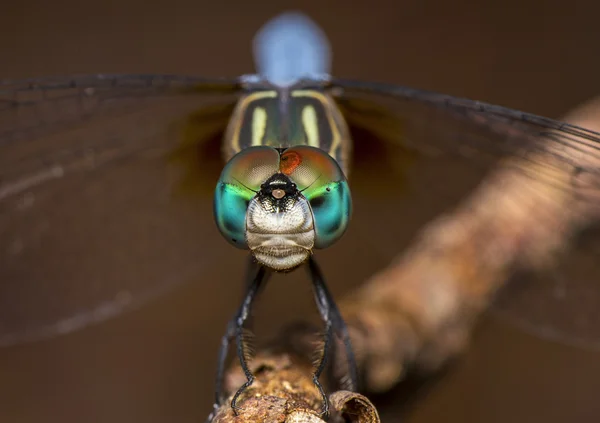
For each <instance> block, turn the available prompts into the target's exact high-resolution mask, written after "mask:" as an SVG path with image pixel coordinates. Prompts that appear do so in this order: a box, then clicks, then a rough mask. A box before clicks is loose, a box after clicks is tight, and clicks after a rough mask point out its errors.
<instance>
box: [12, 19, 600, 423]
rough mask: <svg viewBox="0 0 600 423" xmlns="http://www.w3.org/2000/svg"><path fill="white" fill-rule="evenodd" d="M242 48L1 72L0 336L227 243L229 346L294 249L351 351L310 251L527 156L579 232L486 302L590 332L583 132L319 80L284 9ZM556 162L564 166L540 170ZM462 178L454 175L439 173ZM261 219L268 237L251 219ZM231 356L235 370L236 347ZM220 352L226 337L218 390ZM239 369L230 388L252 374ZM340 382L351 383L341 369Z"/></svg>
mask: <svg viewBox="0 0 600 423" xmlns="http://www.w3.org/2000/svg"><path fill="white" fill-rule="evenodd" d="M254 53H255V61H256V64H257V73H256V74H255V75H243V76H238V77H233V78H203V77H194V76H191V77H189V76H182V75H123V74H119V75H114V74H110V75H107V74H95V75H80V76H73V75H69V76H65V77H46V78H37V79H29V80H17V81H3V82H2V83H1V84H0V246H1V247H2V249H1V250H0V251H1V254H0V260H1V265H0V280H1V281H2V283H1V284H0V345H2V346H9V345H15V344H20V343H25V342H34V341H38V340H41V339H45V338H50V337H54V336H58V335H61V334H65V333H70V332H73V331H76V330H79V329H81V328H84V327H86V326H88V325H90V324H93V323H97V322H100V321H104V320H106V319H108V318H111V317H113V316H116V315H119V314H121V313H123V312H124V311H125V310H129V309H131V308H133V307H136V306H139V305H141V304H144V303H146V302H147V301H149V300H150V299H152V298H156V297H158V296H160V295H163V294H164V293H165V292H166V291H167V290H169V289H172V288H173V287H174V286H176V285H178V284H181V283H183V282H187V281H190V280H195V279H200V280H202V279H204V278H205V276H203V275H207V274H208V272H216V273H217V274H219V273H220V272H221V271H222V269H220V268H216V269H215V268H214V266H216V264H215V263H222V261H219V258H220V257H231V258H232V260H233V257H234V255H235V254H234V253H235V252H234V251H233V249H232V248H231V244H233V245H234V246H236V247H240V248H242V249H250V250H251V253H252V257H253V258H252V260H250V261H249V264H248V270H247V277H246V280H247V281H246V295H245V297H244V302H243V304H242V306H241V307H240V309H239V310H238V312H237V313H236V316H235V318H234V319H233V320H232V323H230V324H229V325H228V328H227V333H226V336H225V337H224V341H225V342H224V344H225V345H226V346H227V345H228V344H229V339H230V338H231V337H236V342H237V345H238V347H241V348H242V349H243V348H244V339H243V336H242V335H241V329H242V326H243V323H244V322H245V319H246V318H247V317H248V315H249V313H250V308H251V305H252V302H253V300H254V298H255V296H256V294H257V293H258V292H259V290H260V289H262V288H261V287H262V286H264V283H265V282H266V280H267V278H269V277H270V276H271V274H272V273H277V272H286V271H290V270H293V269H295V268H296V267H299V266H305V267H306V268H307V269H308V271H309V275H310V276H311V280H312V282H313V287H314V292H315V298H316V302H317V306H318V308H319V311H320V312H321V315H322V317H323V319H324V320H325V323H326V326H327V330H326V332H327V333H329V331H330V330H334V329H335V331H337V335H338V336H340V337H341V338H343V339H344V340H346V342H345V347H346V353H347V357H348V359H349V361H352V348H351V345H350V342H349V340H348V337H347V333H346V331H345V325H344V323H343V319H342V318H341V315H340V314H339V311H338V310H337V307H336V305H335V302H334V300H333V297H332V296H331V294H330V293H329V290H328V289H327V286H326V285H325V282H324V277H323V274H322V272H321V270H320V269H319V267H318V265H317V262H316V260H315V258H314V255H313V249H319V248H329V247H330V246H331V248H332V249H333V248H338V245H339V248H347V249H346V250H345V251H344V254H351V253H352V251H354V254H356V250H358V251H359V254H358V255H355V256H354V257H356V258H357V259H358V258H359V257H360V255H363V254H366V252H367V251H368V250H369V251H374V252H375V253H376V254H379V255H380V256H381V257H384V260H388V259H391V258H392V257H393V256H394V255H395V253H396V252H397V250H398V248H399V247H398V244H399V242H398V241H399V240H400V239H404V238H410V236H411V233H412V232H411V231H408V232H410V233H409V234H408V235H407V225H414V226H418V225H417V224H416V223H415V222H418V223H420V224H424V223H426V221H427V220H429V219H431V218H433V217H434V216H435V212H434V211H433V209H435V208H436V207H440V203H441V204H443V205H444V207H447V206H448V205H452V204H455V203H456V202H457V201H459V200H460V198H462V197H463V196H464V194H465V193H466V192H469V191H470V190H472V189H473V188H474V187H476V186H477V184H478V183H479V182H480V181H481V180H482V179H483V178H484V176H485V175H487V174H488V173H489V172H490V170H491V169H495V168H496V167H497V166H499V165H502V163H504V162H505V161H506V160H509V159H514V158H516V159H518V160H520V161H521V162H526V163H533V164H535V165H536V166H537V167H535V169H536V171H532V170H531V168H527V169H529V170H527V169H522V170H523V173H524V174H526V175H527V176H528V177H530V178H532V180H535V181H538V182H540V181H541V182H542V183H543V184H546V185H549V186H552V187H553V188H555V189H557V190H561V191H564V192H569V193H571V192H574V191H577V194H578V195H577V196H575V198H576V200H577V204H578V205H579V204H581V205H583V206H582V208H584V209H585V210H590V212H589V213H586V214H585V216H584V217H582V218H581V219H580V220H581V222H580V223H582V224H581V225H580V226H581V232H582V234H583V237H582V241H581V242H582V245H583V248H579V249H577V248H573V249H572V250H571V251H570V254H569V255H568V257H567V260H566V263H567V264H566V265H565V266H564V267H563V268H561V269H560V270H561V271H564V275H561V274H560V272H559V271H556V272H554V269H553V277H555V278H556V280H557V281H558V282H557V283H549V282H547V280H546V281H545V282H542V281H536V280H534V281H533V283H531V284H529V285H528V287H527V289H526V290H525V292H521V293H519V296H518V298H517V300H515V299H514V298H515V297H513V296H509V297H507V301H500V302H498V303H496V304H494V305H493V306H494V307H496V309H498V310H500V311H502V312H503V313H506V315H508V316H510V318H511V319H514V321H515V322H517V324H519V325H523V326H525V327H526V328H528V329H530V330H532V331H533V332H534V333H535V334H537V335H539V336H542V337H550V338H553V339H558V340H560V341H562V342H571V343H576V344H578V345H581V346H583V347H585V348H597V346H598V345H599V344H598V340H599V338H600V336H599V334H600V331H599V330H598V328H600V318H599V317H600V316H599V314H598V310H600V307H598V306H599V305H600V304H598V303H599V300H598V299H600V295H598V290H597V288H596V287H595V285H594V284H595V283H596V280H597V278H598V276H599V275H600V268H599V267H598V265H597V264H595V261H596V258H597V255H596V250H594V241H596V240H597V239H598V236H597V234H596V233H595V232H594V226H593V224H594V221H595V217H596V215H595V213H594V212H595V211H596V210H595V209H596V208H597V202H598V200H597V198H596V197H597V196H595V195H594V194H595V193H596V192H597V191H596V190H597V185H596V184H597V179H596V178H597V175H598V166H597V164H598V162H597V160H598V158H599V157H600V154H599V152H598V145H600V144H599V141H600V135H599V134H597V133H595V132H592V131H589V130H586V129H584V128H579V127H577V126H573V125H569V124H567V123H564V122H559V121H556V120H552V119H548V118H544V117H540V116H535V115H532V114H528V113H524V112H519V111H515V110H511V109H507V108H503V107H500V106H494V105H489V104H485V103H482V102H478V101H473V100H467V99H461V98H456V97H452V96H448V95H443V94H438V93H432V92H427V91H423V90H418V89H413V88H408V87H403V86H397V85H393V84H385V83H377V82H370V81H355V80H345V79H340V78H336V77H333V76H331V75H330V69H331V55H330V48H329V43H328V41H327V39H326V37H325V35H324V33H323V31H322V30H321V29H319V28H318V27H317V26H316V24H314V23H313V22H312V21H310V20H309V19H308V18H307V17H305V16H304V15H301V14H298V13H287V14H284V15H281V16H280V17H277V18H275V19H274V20H272V21H270V22H268V23H267V24H266V25H265V26H264V27H263V29H262V30H260V31H259V32H258V34H257V36H256V37H255V39H254ZM573 152H574V153H573ZM567 153H568V154H567ZM557 168H560V169H567V171H568V174H569V176H570V177H569V178H566V179H565V178H555V177H552V175H554V174H553V173H552V171H553V170H554V169H557ZM517 170H519V169H517ZM459 179H460V180H464V182H461V183H459V185H460V189H459V188H454V187H453V186H451V185H450V184H447V183H446V182H447V181H450V180H459ZM582 181H583V182H582ZM585 181H587V182H585ZM590 181H591V182H590ZM215 187H216V188H215ZM328 188H329V190H328ZM350 188H351V189H352V195H350ZM584 188H585V189H584ZM433 205H435V206H436V207H433ZM574 205H575V203H574ZM429 209H432V211H431V212H429V211H428V212H423V211H422V210H429ZM269 210H271V212H272V213H271V215H269V214H267V213H266V212H268V211H269ZM410 210H419V211H418V212H412V215H411V212H410ZM290 211H292V213H291V214H290V213H289V212H290ZM501 212H502V211H501V210H499V211H498V213H501ZM274 216H277V218H274ZM283 216H285V217H286V218H285V219H283ZM290 216H292V217H293V218H290ZM350 216H352V218H351V219H350ZM278 219H279V220H278ZM409 221H410V222H411V223H410V224H408V223H407V222H409ZM215 222H216V225H215ZM545 223H546V222H545V220H544V216H540V218H539V225H540V226H543V225H545ZM584 223H585V224H584ZM274 227H277V230H276V231H275V232H276V236H271V237H264V236H263V235H264V234H265V233H267V234H270V235H273V233H274V229H273V228H274ZM282 228H283V229H284V230H280V229H282ZM355 228H356V229H355ZM584 229H585V231H584ZM346 230H347V233H346ZM359 230H360V231H364V232H366V235H365V236H363V235H361V233H359V232H358V231H359ZM353 231H355V232H354V233H353ZM342 235H344V236H343V237H342ZM223 237H224V238H225V239H226V241H227V242H224V241H223V239H222V238H223ZM269 242H270V243H275V244H269ZM265 243H266V244H265ZM345 243H348V246H347V247H344V244H345ZM228 244H229V245H228ZM333 244H336V245H335V247H333ZM274 245H275V246H274ZM375 253H374V254H375ZM314 254H317V253H314ZM569 260H571V261H569ZM226 262H227V263H229V262H230V261H229V259H228V260H227V261H226ZM352 262H353V261H352V260H349V261H348V263H352ZM349 266H351V265H350V264H349ZM582 269H584V271H582ZM578 270H579V271H578ZM573 272H575V273H573ZM572 274H575V276H571V275H572ZM211 283H212V284H214V283H215V282H214V281H213V280H211ZM222 283H226V282H224V281H223V282H222ZM557 286H558V287H559V288H560V289H557ZM557 291H560V292H559V293H558V294H557ZM511 297H512V298H511ZM238 349H239V348H238ZM239 358H240V360H241V362H242V363H241V364H242V366H243V367H244V366H245V370H247V364H246V363H245V355H244V353H243V351H242V353H241V354H240V355H239ZM325 359H326V354H322V357H321V360H320V361H319V364H318V366H317V369H316V371H315V374H314V376H315V377H314V381H315V383H316V384H317V386H318V387H320V384H319V382H318V377H319V375H320V372H321V371H322V370H323V367H324V366H325ZM224 360H225V348H223V349H222V350H221V351H220V354H219V365H218V372H217V373H218V375H219V376H218V378H217V379H218V381H217V389H216V390H217V398H216V403H217V404H219V403H220V402H221V401H222V398H221V393H220V391H221V390H222V382H220V379H221V376H220V375H222V371H223V366H224ZM349 369H352V366H349ZM351 371H352V370H351ZM246 376H247V379H248V382H247V384H246V385H245V386H243V387H242V388H244V387H247V386H249V384H250V383H251V382H252V375H251V373H246ZM349 379H350V381H351V385H352V387H354V386H355V384H356V379H357V377H356V375H355V374H352V375H351V376H350V378H349ZM241 392H243V390H242V391H238V394H240V393H241ZM321 392H322V394H323V396H324V393H323V391H322V390H321ZM236 398H237V396H236V397H234V400H235V399H236ZM324 398H325V397H324ZM235 405H236V404H235V401H234V402H233V406H234V407H235ZM322 411H323V412H326V411H327V401H326V399H324V408H323V410H322Z"/></svg>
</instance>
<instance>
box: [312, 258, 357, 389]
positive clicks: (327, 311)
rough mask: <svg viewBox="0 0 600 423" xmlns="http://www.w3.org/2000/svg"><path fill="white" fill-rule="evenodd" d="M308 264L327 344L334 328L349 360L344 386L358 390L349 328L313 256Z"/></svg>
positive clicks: (325, 350) (325, 351)
mask: <svg viewBox="0 0 600 423" xmlns="http://www.w3.org/2000/svg"><path fill="white" fill-rule="evenodd" d="M308 266H309V271H310V275H311V279H312V282H313V288H314V294H315V300H316V302H317V306H318V308H319V313H320V314H321V317H322V318H323V320H324V322H325V325H326V332H325V337H326V338H325V346H326V347H329V343H330V342H331V339H330V338H331V334H330V333H331V330H332V329H333V331H335V332H336V333H337V334H338V336H339V337H340V338H341V340H342V342H343V344H344V349H345V352H346V360H347V362H348V383H347V384H346V386H345V387H344V388H345V389H348V390H351V391H356V390H357V385H358V371H357V368H356V360H355V357H354V351H353V349H352V343H351V341H350V335H349V333H348V328H347V326H346V323H345V321H344V319H343V317H342V314H341V313H340V311H339V309H338V308H337V305H336V304H335V300H334V299H333V296H332V295H331V293H330V292H329V289H327V285H326V284H325V280H324V278H323V274H322V273H321V270H320V268H319V266H318V265H317V262H316V260H315V259H314V258H313V257H311V258H310V259H309V262H308ZM327 353H328V349H326V348H324V351H323V355H324V356H325V354H327ZM323 360H325V357H323ZM323 366H324V365H323ZM322 370H323V369H321V371H322Z"/></svg>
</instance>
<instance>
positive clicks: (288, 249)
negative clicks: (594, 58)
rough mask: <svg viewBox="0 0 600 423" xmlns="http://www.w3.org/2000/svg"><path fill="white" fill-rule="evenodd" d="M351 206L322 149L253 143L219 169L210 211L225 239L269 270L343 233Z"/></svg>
mask: <svg viewBox="0 0 600 423" xmlns="http://www.w3.org/2000/svg"><path fill="white" fill-rule="evenodd" d="M351 205H352V204H351V198H350V189H349V187H348V183H347V181H346V178H345V177H344V174H343V172H342V170H341V169H340V167H339V166H338V164H337V162H336V161H335V160H334V159H333V158H331V157H330V156H329V155H328V154H327V153H326V152H324V151H322V150H319V149H318V148H315V147H308V146H297V147H292V148H289V149H286V150H278V149H275V148H272V147H265V146H258V147H250V148H247V149H245V150H243V151H241V152H240V153H238V154H236V155H235V156H234V157H233V158H232V159H231V160H230V161H229V162H228V163H227V165H226V166H225V168H224V169H223V172H222V173H221V177H220V178H219V182H218V183H217V188H216V191H215V202H214V214H215V220H216V222H217V227H218V228H219V230H220V232H221V234H222V235H223V236H224V237H225V239H227V240H228V241H229V242H230V243H232V244H233V245H235V246H236V247H238V248H247V249H250V251H251V252H252V254H253V255H254V257H255V258H256V259H257V260H258V261H259V262H260V263H262V264H263V265H265V266H267V267H269V268H271V269H274V270H277V271H289V270H292V269H294V268H296V267H298V266H299V265H301V264H302V263H303V262H304V261H306V260H307V259H308V257H309V256H310V254H311V253H312V249H313V248H326V247H328V246H330V245H331V244H333V243H334V242H335V241H337V240H338V239H339V238H340V237H341V236H342V235H343V233H344V232H345V230H346V228H347V225H348V222H349V220H350V214H351Z"/></svg>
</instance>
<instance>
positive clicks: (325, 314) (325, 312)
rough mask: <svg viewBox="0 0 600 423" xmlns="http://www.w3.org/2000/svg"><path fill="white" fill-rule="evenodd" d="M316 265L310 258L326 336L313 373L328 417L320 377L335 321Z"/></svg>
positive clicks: (314, 286)
mask: <svg viewBox="0 0 600 423" xmlns="http://www.w3.org/2000/svg"><path fill="white" fill-rule="evenodd" d="M315 266H316V263H314V260H313V259H312V258H310V261H309V270H310V275H311V279H312V283H313V293H314V296H315V302H316V303H317V309H318V310H319V314H320V315H321V318H322V319H323V322H324V323H325V338H324V340H323V341H324V342H323V351H322V354H321V359H320V360H319V362H318V364H317V366H316V369H315V372H314V373H313V382H314V384H315V385H316V386H317V389H318V390H319V393H320V394H321V397H322V398H323V410H322V411H321V414H322V415H323V416H324V417H325V418H327V417H328V416H329V401H328V400H327V395H325V391H324V390H323V386H322V385H321V382H319V377H320V376H321V373H323V370H325V365H326V364H327V358H328V357H329V352H330V348H331V341H332V340H333V331H332V329H333V321H332V316H331V307H330V306H331V304H330V303H329V301H327V296H326V295H325V292H324V291H323V288H324V286H325V284H324V282H323V279H322V277H321V274H320V273H319V272H318V268H317V269H316V271H315V269H314V268H315Z"/></svg>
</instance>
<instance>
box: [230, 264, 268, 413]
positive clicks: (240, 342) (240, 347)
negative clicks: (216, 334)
mask: <svg viewBox="0 0 600 423" xmlns="http://www.w3.org/2000/svg"><path fill="white" fill-rule="evenodd" d="M265 276H267V269H266V268H265V267H263V266H259V268H258V272H257V273H256V276H255V278H254V280H253V281H252V283H251V284H250V286H249V288H248V291H247V292H246V296H245V297H244V301H242V305H241V306H240V308H239V310H238V313H237V316H236V319H235V321H234V326H235V338H236V344H237V355H238V358H239V360H240V365H241V366H242V370H243V371H244V374H245V375H246V383H244V384H243V385H242V386H241V387H240V389H238V390H237V392H236V393H235V395H234V396H233V399H232V400H231V408H232V409H233V412H234V414H235V415H236V416H237V415H238V413H237V411H238V410H239V409H240V408H239V407H238V406H237V399H238V397H239V396H240V395H241V394H242V393H243V392H244V391H245V390H246V389H247V388H248V387H249V386H250V385H252V383H253V382H254V375H253V374H252V372H251V371H250V369H249V368H248V362H247V361H246V350H245V344H244V336H243V335H244V334H243V330H244V323H246V320H248V317H249V316H250V310H251V309H252V303H253V302H254V299H255V298H256V295H257V294H258V292H259V291H260V287H261V285H262V283H263V281H264V280H265Z"/></svg>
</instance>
